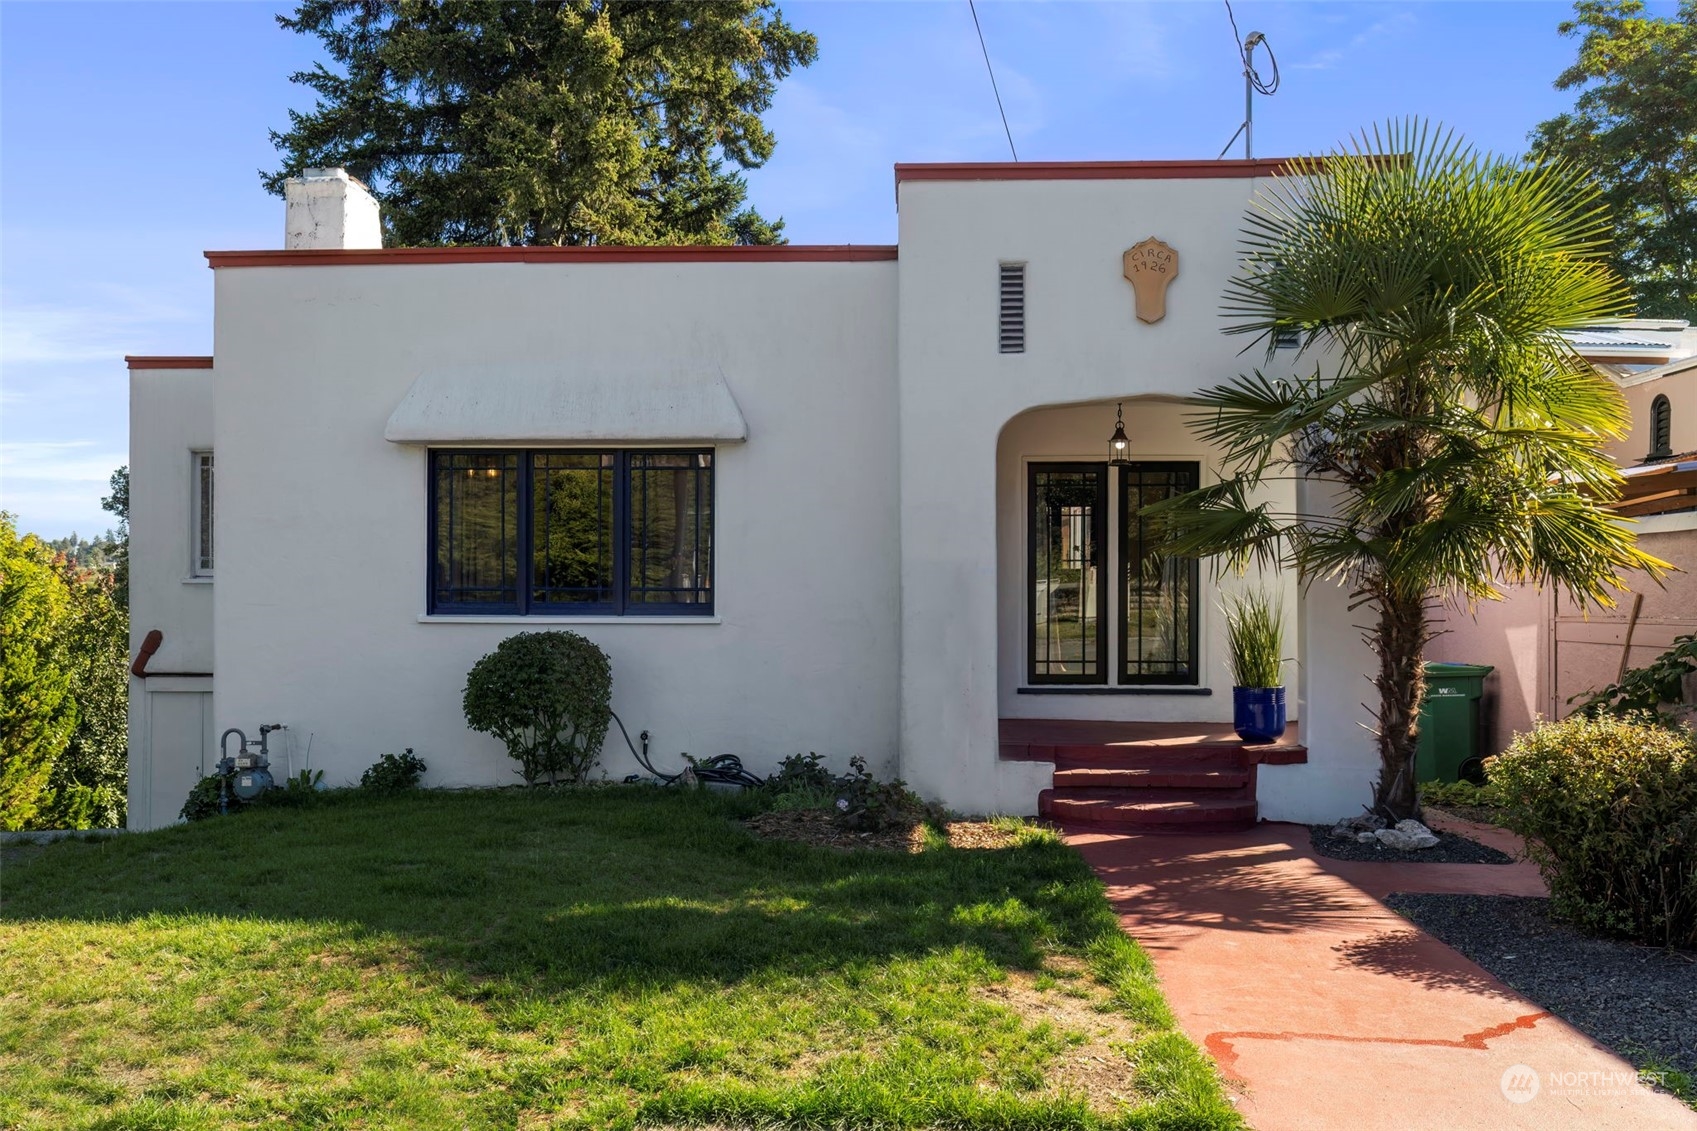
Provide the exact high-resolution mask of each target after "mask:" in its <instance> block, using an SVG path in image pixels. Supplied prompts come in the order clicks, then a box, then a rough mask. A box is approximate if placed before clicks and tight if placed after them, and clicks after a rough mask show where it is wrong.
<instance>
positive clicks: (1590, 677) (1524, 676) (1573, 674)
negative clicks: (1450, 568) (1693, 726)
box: [1428, 320, 1697, 752]
mask: <svg viewBox="0 0 1697 1131" xmlns="http://www.w3.org/2000/svg"><path fill="white" fill-rule="evenodd" d="M1570 338H1571V340H1572V341H1573V342H1574V344H1575V346H1577V348H1578V349H1579V351H1580V353H1581V354H1582V355H1584V356H1585V357H1586V358H1587V359H1589V360H1590V361H1592V362H1593V363H1595V364H1596V365H1597V367H1598V368H1599V369H1600V370H1602V371H1603V372H1605V373H1607V374H1609V375H1610V376H1612V377H1614V378H1615V380H1616V381H1618V382H1619V384H1620V387H1621V392H1622V393H1623V394H1624V395H1625V397H1626V403H1627V407H1628V409H1629V410H1630V411H1631V414H1632V431H1631V434H1630V435H1628V436H1627V438H1626V439H1625V440H1622V441H1620V442H1618V443H1614V444H1610V445H1608V449H1607V450H1608V452H1609V454H1610V455H1611V456H1613V457H1614V458H1615V460H1616V461H1617V462H1618V463H1619V464H1620V465H1621V468H1622V472H1623V474H1624V475H1625V476H1626V488H1625V492H1624V495H1623V497H1622V499H1621V501H1620V504H1619V505H1618V506H1617V508H1616V510H1617V511H1618V513H1619V514H1620V515H1622V516H1623V517H1625V518H1629V519H1631V520H1632V521H1633V523H1634V524H1635V525H1634V528H1635V530H1636V532H1637V534H1638V538H1639V543H1640V545H1642V546H1643V548H1644V549H1646V550H1648V551H1649V552H1650V553H1652V554H1655V555H1656V556H1657V557H1659V558H1661V559H1662V560H1663V561H1666V562H1671V563H1672V564H1673V565H1674V566H1676V567H1678V569H1679V570H1680V572H1677V573H1674V574H1672V575H1671V576H1669V577H1668V579H1667V580H1666V582H1665V584H1663V585H1657V584H1655V583H1654V582H1651V581H1649V580H1648V579H1647V578H1646V577H1645V576H1644V575H1642V574H1637V575H1633V576H1630V577H1628V578H1627V579H1626V580H1627V581H1628V582H1629V583H1630V585H1631V591H1630V592H1627V593H1617V594H1616V595H1615V597H1616V601H1617V604H1616V605H1615V607H1614V608H1612V609H1605V610H1598V609H1595V608H1592V609H1590V610H1589V611H1587V610H1582V609H1580V608H1578V607H1576V606H1575V605H1573V604H1572V603H1571V602H1569V601H1566V600H1564V599H1560V598H1558V597H1557V596H1556V595H1555V594H1553V593H1550V592H1547V591H1543V590H1536V589H1530V588H1526V589H1517V590H1513V591H1511V592H1510V593H1509V595H1508V599H1507V600H1504V601H1500V602H1483V603H1481V604H1480V605H1479V607H1478V608H1477V609H1476V610H1475V611H1474V612H1473V613H1472V614H1471V615H1469V614H1466V613H1458V612H1455V611H1453V610H1451V611H1449V612H1448V613H1447V615H1446V623H1445V625H1444V628H1445V630H1446V631H1445V633H1444V635H1442V636H1440V637H1438V639H1437V640H1436V641H1434V642H1433V644H1432V646H1431V648H1430V649H1429V653H1428V654H1429V658H1431V659H1434V660H1453V661H1461V662H1467V663H1482V664H1492V665H1494V666H1495V667H1496V669H1497V670H1496V671H1495V672H1494V673H1493V674H1492V676H1491V677H1490V685H1489V686H1490V689H1491V690H1492V691H1494V695H1493V696H1492V699H1493V706H1494V710H1493V711H1492V712H1491V714H1493V715H1494V720H1493V721H1492V723H1491V724H1490V729H1491V732H1492V733H1491V735H1490V736H1489V737H1490V741H1489V744H1488V745H1489V746H1490V748H1491V750H1492V751H1493V752H1495V751H1500V750H1502V749H1503V748H1504V747H1505V746H1507V744H1508V742H1509V740H1510V739H1512V738H1513V737H1514V735H1515V734H1516V733H1517V732H1520V731H1525V730H1529V729H1531V727H1532V725H1533V723H1534V722H1535V721H1536V720H1537V719H1539V718H1561V717H1562V716H1563V715H1566V714H1567V713H1568V712H1569V711H1570V710H1572V706H1573V704H1572V701H1573V700H1574V699H1576V698H1582V697H1584V696H1586V695H1588V694H1589V693H1591V692H1593V691H1598V690H1601V689H1602V688H1604V687H1607V686H1608V685H1609V684H1611V683H1613V682H1615V680H1616V679H1617V678H1618V677H1619V675H1620V673H1621V671H1622V668H1623V665H1624V666H1626V667H1637V666H1640V665H1643V664H1645V663H1648V662H1649V661H1650V660H1652V659H1654V658H1655V657H1656V656H1658V655H1659V654H1661V653H1662V652H1664V651H1666V650H1667V648H1668V646H1669V645H1670V644H1672V643H1673V640H1674V638H1675V637H1677V636H1680V635H1683V634H1685V633H1689V632H1697V330H1693V329H1692V328H1691V327H1689V326H1688V325H1687V324H1686V323H1684V322H1679V321H1666V320H1658V321H1647V320H1646V321H1634V322H1626V323H1623V324H1620V325H1618V326H1614V327H1606V328H1598V329H1595V330H1586V331H1581V332H1578V333H1575V334H1573V335H1570ZM1636 598H1641V600H1637V599H1636ZM1635 610H1636V616H1634V612H1635Z"/></svg>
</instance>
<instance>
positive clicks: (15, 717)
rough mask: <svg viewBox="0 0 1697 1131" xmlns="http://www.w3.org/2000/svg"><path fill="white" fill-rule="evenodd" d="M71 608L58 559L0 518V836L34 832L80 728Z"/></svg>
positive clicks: (6, 518) (6, 516)
mask: <svg viewBox="0 0 1697 1131" xmlns="http://www.w3.org/2000/svg"><path fill="white" fill-rule="evenodd" d="M70 603H71V597H70V592H69V590H68V588H67V587H66V585H65V579H64V577H63V575H62V574H61V573H60V570H59V568H58V566H57V565H56V564H55V559H54V554H53V551H52V550H50V549H48V548H47V546H46V544H45V543H43V542H42V541H41V539H39V538H37V537H36V536H35V535H33V534H25V535H24V536H23V537H21V538H20V537H19V536H18V532H17V527H16V525H15V524H14V521H13V518H12V516H11V515H9V514H6V513H5V512H3V511H0V641H3V642H4V643H3V646H0V829H27V828H32V827H35V825H36V822H37V820H38V819H39V816H40V814H41V812H42V810H43V808H44V807H45V806H46V804H47V803H48V802H49V801H50V800H51V793H50V791H49V785H48V782H49V778H50V777H51V775H52V773H53V764H54V762H56V761H57V760H58V758H59V755H60V754H62V753H63V752H64V750H65V747H66V745H67V744H68V743H69V742H70V740H71V733H72V731H73V730H74V729H75V728H76V725H77V706H76V700H75V699H73V698H72V696H71V674H70V672H69V671H68V670H66V664H65V662H64V659H65V648H64V640H63V638H62V635H61V633H62V629H63V627H64V623H65V619H66V617H67V615H68V613H69V611H70Z"/></svg>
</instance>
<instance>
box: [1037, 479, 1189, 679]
mask: <svg viewBox="0 0 1697 1131" xmlns="http://www.w3.org/2000/svg"><path fill="white" fill-rule="evenodd" d="M1199 472H1200V468H1199V466H1198V465H1197V464H1195V463H1182V462H1180V463H1175V462H1141V463H1134V464H1131V465H1129V466H1124V467H1121V468H1120V475H1119V477H1118V480H1117V482H1116V483H1115V487H1116V488H1117V490H1118V494H1119V499H1118V505H1117V506H1115V507H1113V508H1112V513H1111V514H1110V507H1109V492H1108V487H1109V476H1108V466H1107V465H1106V464H1103V463H1033V464H1030V465H1029V470H1028V473H1027V474H1028V477H1029V478H1028V481H1027V498H1028V500H1029V512H1028V516H1027V517H1028V520H1029V530H1028V533H1027V545H1028V547H1029V560H1028V570H1027V577H1028V579H1029V580H1028V583H1027V593H1026V600H1027V609H1028V625H1027V630H1028V644H1029V648H1028V670H1027V672H1026V677H1027V679H1028V680H1029V681H1030V682H1031V683H1032V684H1106V683H1108V682H1109V678H1108V673H1109V672H1110V670H1112V671H1113V672H1114V682H1116V683H1119V684H1125V685H1136V684H1194V683H1196V682H1198V670H1199V669H1198V665H1197V576H1198V570H1197V565H1196V562H1195V561H1192V560H1189V559H1178V558H1168V557H1165V556H1164V555H1161V554H1159V553H1156V552H1155V551H1154V550H1153V549H1152V547H1151V546H1150V544H1149V539H1148V531H1147V529H1146V527H1147V524H1146V523H1145V522H1144V520H1143V519H1142V518H1141V517H1140V512H1141V511H1142V508H1144V507H1146V506H1148V505H1150V504H1151V503H1154V502H1156V501H1158V500H1160V499H1164V498H1168V497H1170V496H1172V495H1176V494H1179V493H1180V492H1183V491H1190V490H1194V489H1195V488H1196V486H1197V484H1198V482H1199ZM1110 546H1112V547H1113V548H1114V550H1115V552H1116V553H1117V555H1118V563H1117V564H1118V570H1117V574H1111V573H1110V566H1109V562H1108V552H1109V547H1110ZM1111 576H1117V577H1118V578H1119V584H1117V585H1115V584H1112V583H1111V582H1109V580H1108V579H1109V578H1110V577H1111ZM1110 592H1112V594H1113V597H1112V600H1111V601H1110V599H1109V594H1110ZM1110 605H1111V606H1112V614H1111V616H1112V620H1110V611H1109V610H1110ZM1110 624H1113V625H1116V626H1117V630H1115V629H1109V628H1108V627H1107V626H1108V625H1110ZM1110 636H1112V637H1114V643H1115V646H1116V649H1117V651H1118V661H1117V663H1115V664H1113V665H1112V667H1110V665H1109V660H1108V643H1109V637H1110Z"/></svg>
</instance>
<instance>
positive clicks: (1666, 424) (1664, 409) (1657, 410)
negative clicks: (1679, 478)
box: [1644, 396, 1673, 459]
mask: <svg viewBox="0 0 1697 1131" xmlns="http://www.w3.org/2000/svg"><path fill="white" fill-rule="evenodd" d="M1671 455H1673V405H1672V404H1671V403H1669V401H1668V399H1667V398H1666V397H1664V396H1658V397H1657V398H1656V399H1655V400H1653V401H1651V402H1650V454H1649V455H1647V456H1645V457H1644V458H1645V459H1666V458H1667V457H1669V456H1671Z"/></svg>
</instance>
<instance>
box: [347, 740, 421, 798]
mask: <svg viewBox="0 0 1697 1131" xmlns="http://www.w3.org/2000/svg"><path fill="white" fill-rule="evenodd" d="M427 769H429V767H428V766H426V765H425V764H424V759H423V758H420V757H419V756H418V755H416V754H414V753H413V752H412V747H410V746H409V747H407V748H406V750H404V751H403V752H401V753H399V754H385V755H383V757H381V758H379V759H377V761H375V762H373V763H372V764H371V765H370V767H368V768H367V769H366V771H365V773H363V774H361V775H360V776H359V787H360V788H361V789H363V790H365V791H367V792H368V793H400V792H401V791H402V790H407V789H414V788H417V786H418V780H419V779H420V778H422V777H423V776H424V771H425V770H427Z"/></svg>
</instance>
